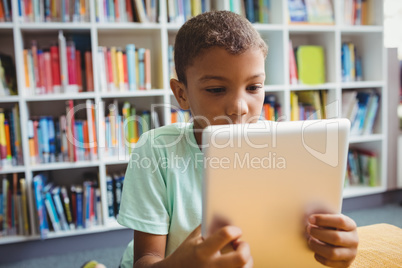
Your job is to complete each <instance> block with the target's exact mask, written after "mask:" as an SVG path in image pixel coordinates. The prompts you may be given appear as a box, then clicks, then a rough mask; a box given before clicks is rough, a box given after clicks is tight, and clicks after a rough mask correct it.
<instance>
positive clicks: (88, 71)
mask: <svg viewBox="0 0 402 268" xmlns="http://www.w3.org/2000/svg"><path fill="white" fill-rule="evenodd" d="M85 75H86V78H85V81H86V89H87V91H94V80H93V69H92V53H91V51H85Z"/></svg>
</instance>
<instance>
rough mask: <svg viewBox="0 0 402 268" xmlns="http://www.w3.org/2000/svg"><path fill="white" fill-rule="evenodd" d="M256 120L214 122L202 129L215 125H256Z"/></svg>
mask: <svg viewBox="0 0 402 268" xmlns="http://www.w3.org/2000/svg"><path fill="white" fill-rule="evenodd" d="M257 122H258V120H238V121H236V120H233V121H229V122H228V121H216V122H213V123H211V124H210V125H205V126H204V128H206V127H207V126H217V125H238V124H254V123H257Z"/></svg>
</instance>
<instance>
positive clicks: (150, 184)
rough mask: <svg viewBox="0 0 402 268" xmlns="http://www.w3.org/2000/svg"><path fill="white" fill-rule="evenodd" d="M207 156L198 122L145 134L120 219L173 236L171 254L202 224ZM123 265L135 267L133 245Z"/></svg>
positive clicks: (132, 163)
mask: <svg viewBox="0 0 402 268" xmlns="http://www.w3.org/2000/svg"><path fill="white" fill-rule="evenodd" d="M203 159H204V158H203V154H202V152H201V150H200V149H199V147H198V145H197V142H196V140H195V137H194V133H193V124H192V123H187V124H183V123H182V124H172V125H168V126H164V127H160V128H158V129H154V130H151V131H148V132H146V133H144V134H143V135H141V138H140V139H139V141H138V143H137V144H136V147H135V149H134V150H133V152H132V154H131V156H130V162H129V163H128V166H127V170H126V175H125V179H124V187H123V195H122V200H121V205H120V211H119V216H118V219H117V221H118V222H119V223H120V224H121V225H124V226H126V227H128V228H131V229H134V230H137V231H141V232H145V233H150V234H158V235H167V245H166V256H167V255H170V254H171V253H172V252H173V251H175V250H176V248H177V247H178V246H179V245H180V244H181V243H182V242H183V241H184V239H186V238H187V236H188V235H189V234H190V233H191V232H192V231H193V230H194V229H195V228H196V227H197V226H198V225H199V224H200V223H201V202H202V201H201V199H202V198H201V195H202V177H203ZM121 267H133V245H132V242H131V243H130V244H129V246H128V247H127V249H126V252H125V253H124V255H123V259H122V262H121Z"/></svg>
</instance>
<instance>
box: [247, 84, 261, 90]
mask: <svg viewBox="0 0 402 268" xmlns="http://www.w3.org/2000/svg"><path fill="white" fill-rule="evenodd" d="M261 88H262V86H259V85H254V86H249V87H247V90H248V91H258V90H259V89H261Z"/></svg>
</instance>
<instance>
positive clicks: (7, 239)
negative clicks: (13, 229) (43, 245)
mask: <svg viewBox="0 0 402 268" xmlns="http://www.w3.org/2000/svg"><path fill="white" fill-rule="evenodd" d="M39 239H40V237H39V235H34V236H21V235H12V236H4V237H2V238H1V239H0V245H6V244H13V243H20V242H28V241H34V240H39Z"/></svg>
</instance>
